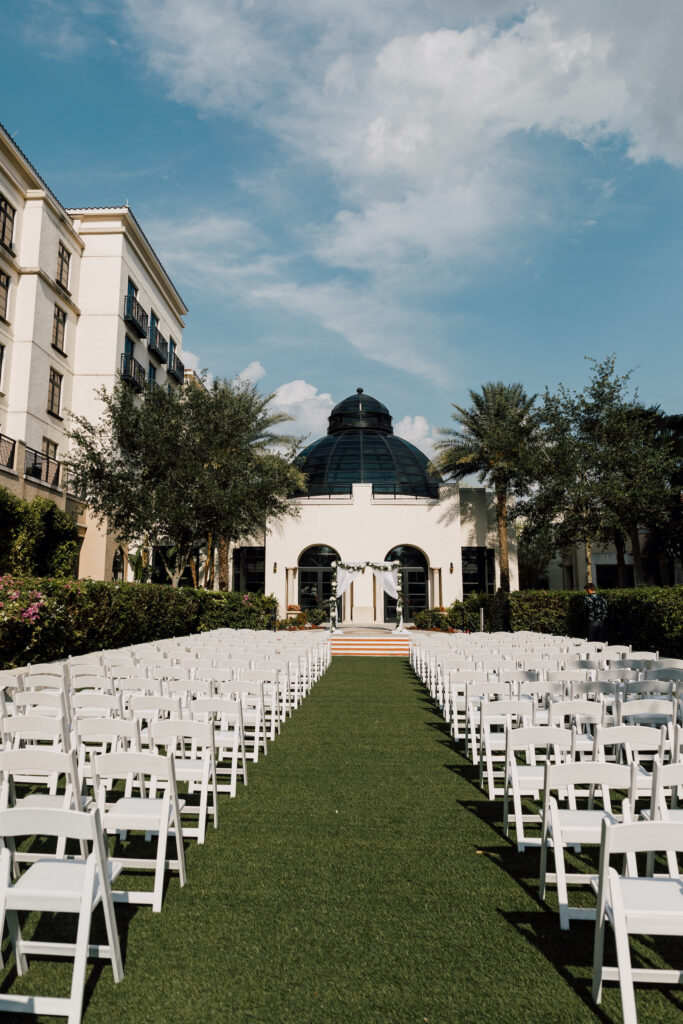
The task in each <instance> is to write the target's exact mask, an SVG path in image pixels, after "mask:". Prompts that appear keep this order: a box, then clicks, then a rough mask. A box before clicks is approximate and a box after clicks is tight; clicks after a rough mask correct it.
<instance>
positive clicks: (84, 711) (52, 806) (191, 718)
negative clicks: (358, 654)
mask: <svg viewBox="0 0 683 1024" xmlns="http://www.w3.org/2000/svg"><path fill="white" fill-rule="evenodd" d="M237 636H238V638H241V637H240V635H239V634H237ZM247 640H248V643H247V644H245V647H247V648H249V651H250V654H251V656H252V657H251V660H252V661H253V660H254V659H255V658H259V657H261V656H262V653H263V652H262V646H263V645H261V644H260V643H258V640H259V634H255V635H253V636H252V635H250V636H249V637H248V638H247ZM183 642H185V641H182V640H180V641H178V642H177V645H178V644H182V643H183ZM186 642H187V643H189V644H195V643H197V642H196V641H195V640H194V639H190V638H187V641H186ZM326 647H327V650H326V649H325V648H326ZM197 649H198V650H199V649H200V645H199V644H198V643H197ZM328 651H329V644H327V645H325V643H323V644H322V645H321V644H320V642H319V641H316V642H315V644H313V643H310V642H309V643H308V644H305V643H300V644H299V645H298V648H297V657H298V656H299V655H302V656H303V657H305V658H306V661H307V665H310V669H307V671H306V673H305V674H304V676H303V684H302V692H301V693H300V694H299V695H298V702H299V703H300V700H301V699H303V696H304V695H305V693H306V692H308V691H309V690H310V687H311V685H312V684H313V682H314V681H315V680H316V679H317V678H319V677H320V675H321V674H322V673H323V672H324V671H325V668H326V667H327V664H328V663H329V653H328ZM105 653H106V652H105ZM91 660H92V659H91ZM104 660H106V659H104ZM112 660H114V659H112ZM85 661H86V659H82V660H80V664H83V663H84V662H85ZM98 663H99V664H100V666H102V664H103V659H98ZM167 663H168V664H169V665H170V664H171V662H168V661H167ZM77 664H79V661H77V660H76V659H73V660H72V661H71V662H70V663H68V671H64V668H63V666H59V667H58V668H60V669H61V671H55V666H41V670H40V671H39V672H36V671H34V672H31V671H29V672H28V673H26V672H24V673H14V674H12V675H11V676H10V678H8V677H7V676H5V678H4V679H3V680H2V681H0V687H1V688H2V692H3V696H4V705H3V708H2V712H3V714H2V718H1V720H0V733H1V734H2V747H3V748H2V750H1V751H0V906H1V909H0V928H2V929H4V923H5V920H6V921H7V925H8V930H9V935H10V941H11V945H12V947H13V950H14V954H15V962H16V969H17V973H18V974H20V975H21V974H24V973H25V972H26V970H27V969H28V961H27V957H29V956H42V955H47V956H67V957H71V958H72V959H73V961H74V969H73V975H72V985H71V994H70V996H69V997H68V998H66V999H63V998H57V997H52V996H49V997H38V996H24V995H18V994H10V993H0V1010H2V1011H8V1012H14V1013H16V1012H31V1013H44V1014H54V1015H64V1016H67V1017H68V1020H69V1021H70V1022H73V1024H77V1022H79V1021H80V1019H81V1015H82V1006H83V991H84V982H85V971H86V962H87V959H88V957H103V958H105V959H108V960H111V962H112V967H113V974H114V980H115V981H117V982H118V981H120V980H121V978H122V977H123V962H122V957H121V950H120V945H119V939H118V932H117V927H116V917H115V912H114V907H115V904H116V903H120V902H123V903H143V904H144V903H146V904H149V905H151V906H152V909H153V910H154V911H155V912H159V911H160V910H161V908H162V902H163V892H164V882H165V877H166V875H167V873H168V872H169V871H173V872H176V873H177V874H178V877H179V881H180V884H181V885H184V884H185V882H186V877H187V875H186V867H185V852H184V840H185V839H188V838H196V839H197V841H198V842H199V843H203V842H204V840H205V836H206V829H207V825H208V824H209V823H213V826H214V828H217V827H218V793H220V792H228V793H230V795H232V796H234V795H235V793H236V789H237V785H238V783H239V782H240V781H241V782H243V783H244V784H245V785H246V784H247V782H248V776H247V761H248V760H249V759H251V760H254V761H255V760H257V759H258V755H259V752H261V753H262V754H264V753H266V752H267V749H268V740H269V739H271V740H272V739H273V738H274V737H275V736H276V735H277V732H278V731H279V728H280V725H281V722H282V718H281V717H280V709H281V706H280V696H279V695H280V686H279V685H278V683H277V682H276V683H274V684H264V683H263V681H262V680H245V679H239V678H237V679H236V678H235V673H233V672H232V671H231V672H230V678H229V679H226V678H223V677H221V678H218V679H208V680H205V681H202V680H200V679H194V678H185V679H177V680H170V679H165V680H164V682H165V683H166V684H167V683H168V682H170V681H174V682H177V683H179V684H180V686H179V687H178V688H177V690H175V692H173V693H170V692H168V687H167V689H166V691H165V692H164V691H163V689H161V688H160V685H159V684H160V682H161V680H159V679H156V678H155V677H154V675H153V674H152V675H151V674H149V673H148V672H147V669H148V668H149V666H146V667H145V672H144V674H143V675H141V676H140V677H139V680H138V681H139V682H140V683H141V684H143V685H142V687H141V692H136V691H135V689H134V688H132V687H131V688H128V687H126V686H125V685H123V680H124V677H123V676H122V677H119V678H117V677H116V676H112V675H111V674H107V673H104V674H102V673H97V674H92V673H91V678H90V682H91V685H90V686H89V687H87V686H83V687H81V686H79V685H78V684H77V680H78V678H79V676H78V674H77V673H74V675H73V677H72V670H73V668H74V666H76V665H77ZM110 668H111V665H110ZM247 671H249V670H247ZM236 674H237V675H238V676H239V673H236ZM127 678H128V680H130V679H131V678H132V677H131V676H128V677H127ZM103 680H108V681H106V682H104V683H103V682H102V681H103ZM36 682H39V685H38V686H35V687H32V684H35V683H36ZM202 682H205V683H206V685H205V686H204V685H202V686H198V684H200V683H202ZM150 684H151V685H150ZM183 684H184V686H185V688H184V689H183ZM267 686H270V697H269V698H268V697H266V687H267ZM288 686H289V682H288ZM294 706H296V705H295V704H294V702H293V701H288V702H287V704H286V710H287V713H288V714H291V712H292V710H293V707H294ZM179 789H181V790H182V792H180V793H179ZM129 833H135V834H136V835H137V834H141V835H139V836H138V839H139V842H138V843H137V845H138V846H140V847H142V844H143V840H142V837H144V838H145V840H147V841H150V840H155V841H156V848H155V852H154V855H153V856H152V857H151V858H150V857H146V856H142V855H141V854H142V853H143V852H146V851H144V849H142V848H141V849H137V848H132V849H128V848H124V847H121V846H117V847H116V848H115V851H114V854H115V855H114V856H113V857H111V856H110V854H109V843H108V841H107V836H109V837H111V836H116V837H118V838H119V839H120V840H125V839H126V838H127V837H128V835H129ZM49 837H52V839H53V840H55V841H56V848H55V851H54V853H52V854H50V853H46V852H45V840H46V839H47V838H49ZM36 839H39V840H40V842H39V844H38V845H39V847H40V850H39V852H36V851H35V849H32V848H31V847H33V846H34V844H35V840H36ZM24 840H28V843H27V842H25V841H24ZM73 842H75V843H76V846H75V847H74V848H73V849H67V844H69V845H71V844H73ZM169 844H175V850H171V849H170V848H169ZM129 869H130V870H132V871H134V872H136V873H138V872H139V871H141V870H150V871H151V872H152V874H153V886H152V889H151V890H139V891H138V890H135V891H133V890H130V889H127V888H125V887H122V888H119V887H117V880H118V878H119V876H120V875H121V873H122V872H123V871H125V870H129ZM99 905H101V906H102V907H103V909H104V916H105V923H106V928H107V943H106V944H105V945H93V944H92V943H91V942H90V929H91V920H92V912H93V910H94V909H95V908H96V907H97V906H99ZM26 910H40V911H47V912H51V913H55V912H58V913H76V914H78V934H77V939H76V942H75V943H61V942H38V941H34V940H31V941H27V940H25V939H24V938H23V936H22V933H21V928H20V919H19V913H20V912H22V911H26ZM0 934H1V933H0Z"/></svg>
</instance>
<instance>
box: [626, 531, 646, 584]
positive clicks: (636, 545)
mask: <svg viewBox="0 0 683 1024" xmlns="http://www.w3.org/2000/svg"><path fill="white" fill-rule="evenodd" d="M629 536H630V538H631V551H632V553H633V582H634V583H635V585H636V586H638V585H639V584H641V583H644V582H645V573H644V571H643V553H642V551H641V550H640V535H639V534H638V527H637V526H633V527H632V528H631V529H630V530H629Z"/></svg>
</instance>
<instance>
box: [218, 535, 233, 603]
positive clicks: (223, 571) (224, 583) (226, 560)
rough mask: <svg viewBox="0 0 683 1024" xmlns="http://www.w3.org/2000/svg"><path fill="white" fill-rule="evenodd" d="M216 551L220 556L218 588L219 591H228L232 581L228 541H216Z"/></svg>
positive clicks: (224, 538) (222, 539) (223, 538)
mask: <svg viewBox="0 0 683 1024" xmlns="http://www.w3.org/2000/svg"><path fill="white" fill-rule="evenodd" d="M218 551H219V555H220V562H219V570H218V574H219V577H220V587H221V590H230V584H231V581H232V573H231V571H230V569H231V566H230V541H229V540H228V539H227V538H226V537H221V538H220V540H219V541H218Z"/></svg>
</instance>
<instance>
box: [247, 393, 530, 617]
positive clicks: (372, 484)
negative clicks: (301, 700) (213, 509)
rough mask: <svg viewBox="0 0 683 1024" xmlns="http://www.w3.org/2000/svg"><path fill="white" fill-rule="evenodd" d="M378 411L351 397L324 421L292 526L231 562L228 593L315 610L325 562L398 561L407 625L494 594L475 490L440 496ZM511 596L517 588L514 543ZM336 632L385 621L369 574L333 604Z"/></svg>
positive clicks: (425, 466) (483, 498)
mask: <svg viewBox="0 0 683 1024" xmlns="http://www.w3.org/2000/svg"><path fill="white" fill-rule="evenodd" d="M391 421H392V418H391V415H390V413H389V410H388V409H387V408H386V406H384V405H382V404H381V403H380V402H378V401H377V400H376V399H374V398H371V397H370V396H369V395H365V394H364V393H363V391H362V389H360V388H359V389H358V391H357V393H356V394H355V395H351V396H350V397H349V398H346V399H344V401H342V402H340V403H339V404H338V405H337V406H335V408H334V409H333V410H332V413H331V415H330V417H329V428H328V432H327V435H326V437H323V438H321V439H319V440H318V441H315V442H314V443H313V444H311V445H309V446H308V447H307V448H306V449H305V450H304V451H303V452H302V454H301V456H300V461H301V467H302V469H303V471H304V472H305V473H306V474H307V477H308V487H307V493H306V495H302V496H301V497H300V498H298V499H297V506H298V512H299V515H298V517H292V518H289V519H286V520H284V521H283V522H282V523H281V524H278V525H277V526H275V527H273V528H272V529H271V530H269V531H268V532H267V534H266V538H265V544H264V545H263V546H248V547H247V546H244V547H241V548H238V549H237V550H236V551H235V552H234V558H233V584H234V587H235V589H236V590H243V591H245V592H246V591H253V590H258V589H263V590H264V591H265V593H267V594H274V595H275V596H276V597H277V600H278V604H279V610H280V614H281V615H283V614H284V611H285V609H286V608H287V607H288V606H289V605H300V606H301V607H302V608H303V609H310V608H314V607H318V608H325V607H326V602H327V601H328V600H329V598H330V594H331V586H332V576H333V569H332V563H333V562H334V561H338V560H341V561H354V562H359V561H360V562H380V561H393V560H398V561H400V562H401V564H402V566H403V575H404V595H405V598H406V599H407V613H408V615H407V617H408V618H410V617H412V614H413V613H414V612H415V611H418V610H419V609H421V608H429V607H438V606H442V605H446V606H447V605H449V604H451V603H452V602H453V601H454V600H456V599H458V600H461V599H462V597H463V594H467V593H469V592H471V591H483V592H488V593H493V592H494V591H495V589H496V588H497V586H498V584H499V579H500V565H499V557H498V537H497V528H496V518H495V509H494V504H493V496H492V495H491V494H490V493H488V492H487V491H486V490H485V489H484V488H482V487H459V486H457V485H446V484H444V483H443V482H442V481H440V480H439V479H435V478H434V477H433V476H430V473H429V463H428V460H427V458H426V456H425V455H424V454H423V453H422V452H420V451H419V450H418V449H417V448H415V447H414V445H412V444H409V443H408V442H407V441H404V440H403V439H402V438H399V437H397V436H396V435H395V434H394V433H393V428H392V422H391ZM510 576H511V586H512V587H513V589H514V588H516V587H517V558H516V547H515V541H514V536H513V535H512V533H511V536H510ZM341 604H342V607H341V609H340V621H342V620H343V621H347V622H356V623H380V622H385V621H392V620H393V619H394V618H395V614H396V612H395V602H392V601H391V600H390V599H389V598H386V597H385V595H384V594H383V592H382V591H381V589H380V588H379V587H378V586H377V584H376V582H375V580H374V576H373V574H372V573H371V572H365V573H364V574H363V575H362V576H361V577H360V578H359V579H357V580H355V581H354V583H353V585H352V587H351V589H350V590H349V591H348V592H347V593H346V594H345V595H344V597H343V599H342V601H341Z"/></svg>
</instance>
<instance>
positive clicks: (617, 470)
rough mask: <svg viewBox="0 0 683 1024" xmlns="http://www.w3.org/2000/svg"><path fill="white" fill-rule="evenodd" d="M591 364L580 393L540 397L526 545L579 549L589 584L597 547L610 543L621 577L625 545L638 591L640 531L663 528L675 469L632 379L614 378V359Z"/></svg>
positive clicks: (656, 417) (653, 414)
mask: <svg viewBox="0 0 683 1024" xmlns="http://www.w3.org/2000/svg"><path fill="white" fill-rule="evenodd" d="M589 361H590V362H591V363H592V364H593V369H592V374H591V378H590V380H589V382H588V384H587V385H586V386H585V387H584V388H583V390H582V391H580V392H577V391H574V390H572V389H570V388H568V387H566V386H565V385H563V384H561V385H560V386H559V387H558V389H557V391H556V392H555V393H551V392H550V391H549V390H548V389H546V391H545V393H544V396H543V401H542V406H541V410H540V428H541V429H540V439H539V444H538V445H537V447H536V449H535V469H534V477H535V485H534V488H533V491H532V494H531V497H530V498H529V500H528V501H527V503H526V505H525V507H524V509H523V511H524V514H525V515H526V517H527V523H528V525H527V529H528V532H529V536H530V537H532V536H534V534H540V533H545V534H546V535H548V534H552V536H553V537H554V540H555V544H556V547H557V549H562V548H565V547H569V546H570V545H572V544H575V543H581V544H583V546H584V549H585V554H586V572H587V578H588V580H589V582H592V580H593V560H592V554H593V549H594V547H595V545H596V543H598V542H613V543H615V545H616V547H617V554H618V558H619V561H620V563H622V564H621V570H622V573H621V574H622V575H623V561H624V558H623V556H624V550H625V538H626V537H628V538H630V541H631V548H632V552H633V557H634V575H635V581H636V583H639V582H643V572H642V558H641V552H640V539H639V527H646V526H654V525H656V524H659V523H662V522H663V521H664V519H665V517H666V509H667V508H669V507H670V504H671V480H672V474H673V471H674V466H675V461H674V460H673V458H672V449H671V445H670V444H669V443H668V442H667V441H666V439H665V438H664V437H663V436H662V434H661V422H660V413H659V410H657V409H648V408H646V407H645V406H643V405H642V404H641V403H640V402H639V400H638V395H637V391H636V392H634V393H633V394H631V393H630V377H631V373H630V372H629V373H626V374H617V373H616V370H615V366H616V360H615V357H614V356H613V355H612V356H608V357H606V358H605V359H603V360H602V361H598V360H594V359H590V360H589Z"/></svg>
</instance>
